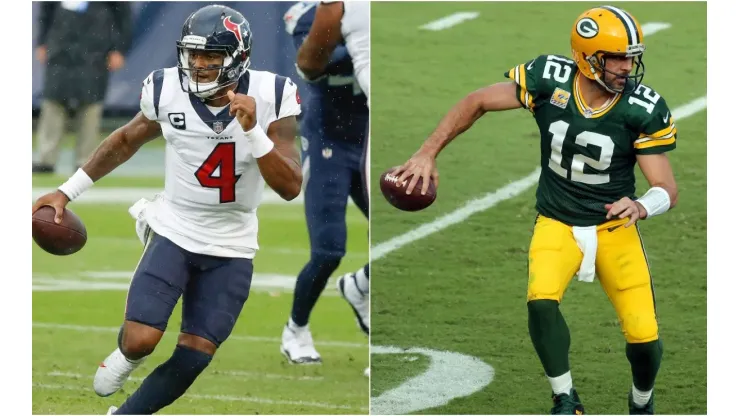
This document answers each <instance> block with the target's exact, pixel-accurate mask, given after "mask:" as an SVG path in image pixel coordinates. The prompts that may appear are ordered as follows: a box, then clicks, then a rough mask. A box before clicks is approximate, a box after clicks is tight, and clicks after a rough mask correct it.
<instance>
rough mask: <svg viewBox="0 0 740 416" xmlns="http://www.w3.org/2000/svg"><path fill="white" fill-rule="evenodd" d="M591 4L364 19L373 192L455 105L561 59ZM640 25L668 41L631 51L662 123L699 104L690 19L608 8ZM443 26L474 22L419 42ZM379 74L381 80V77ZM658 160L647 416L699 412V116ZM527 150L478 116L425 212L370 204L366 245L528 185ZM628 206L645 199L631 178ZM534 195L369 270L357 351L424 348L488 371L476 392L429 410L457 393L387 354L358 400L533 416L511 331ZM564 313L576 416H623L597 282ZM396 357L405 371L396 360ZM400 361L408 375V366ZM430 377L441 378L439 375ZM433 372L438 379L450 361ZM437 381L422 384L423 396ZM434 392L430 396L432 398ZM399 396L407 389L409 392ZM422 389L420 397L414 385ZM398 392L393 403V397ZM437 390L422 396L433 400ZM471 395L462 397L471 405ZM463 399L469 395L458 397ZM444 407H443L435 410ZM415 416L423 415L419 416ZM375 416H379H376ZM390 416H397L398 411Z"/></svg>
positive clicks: (524, 351)
mask: <svg viewBox="0 0 740 416" xmlns="http://www.w3.org/2000/svg"><path fill="white" fill-rule="evenodd" d="M598 5H600V4H596V3H593V4H592V3H580V2H574V3H554V2H553V3H550V2H548V3H535V2H532V3H529V2H527V3H524V2H503V3H462V2H439V3H416V2H414V3H411V2H409V3H386V2H381V3H375V4H373V6H372V48H373V49H372V50H373V61H374V62H375V65H373V71H372V86H373V92H372V94H373V96H372V102H373V109H372V135H373V138H372V169H373V175H375V176H374V177H377V175H379V174H380V173H381V172H383V171H385V170H386V169H387V168H389V167H391V166H395V165H398V164H401V163H403V162H404V161H405V160H407V159H408V157H409V156H410V155H411V154H412V153H413V152H414V151H416V149H417V148H418V147H419V145H420V144H421V143H422V141H423V140H424V139H425V138H426V137H427V135H428V134H429V133H431V132H432V131H433V129H434V128H435V127H436V125H437V123H438V121H439V120H440V119H441V117H442V116H443V115H444V114H445V113H446V112H447V110H448V109H449V108H450V107H451V106H452V105H453V104H454V103H456V102H457V101H458V100H459V99H461V98H462V97H464V96H465V95H466V94H467V93H469V92H471V91H473V90H475V89H478V88H480V87H483V86H486V85H489V84H493V83H495V82H499V81H503V80H504V77H503V74H504V72H505V71H508V70H509V69H510V68H512V67H514V66H516V65H518V64H520V63H523V62H526V61H528V60H530V59H532V58H534V57H536V56H538V55H540V54H544V53H549V54H562V55H566V56H567V55H570V41H569V36H570V30H571V25H572V24H573V22H574V20H575V18H576V17H577V16H578V15H579V14H580V13H581V12H582V11H584V10H585V9H587V8H588V7H591V6H598ZM622 7H625V8H626V9H627V10H628V11H630V13H632V14H633V15H635V16H636V18H637V19H638V20H639V21H640V22H641V23H642V24H643V25H645V24H646V23H648V22H663V23H669V24H671V25H672V27H670V28H668V29H665V30H662V31H659V32H657V33H655V34H652V35H650V36H648V37H646V40H645V42H646V44H647V52H646V55H645V58H644V61H645V65H646V71H647V75H646V77H645V80H644V82H645V83H646V84H648V85H650V86H651V87H653V88H654V89H655V90H656V91H658V92H659V93H660V94H661V95H662V96H663V97H665V99H666V100H667V102H668V104H669V106H671V108H673V109H675V108H678V107H680V106H681V105H683V104H686V103H688V102H690V101H692V100H695V99H697V98H700V97H704V96H706V76H707V71H706V57H707V52H706V42H707V41H706V32H707V28H706V4H705V3H672V4H670V6H669V7H667V4H666V3H660V4H658V3H649V2H639V3H629V4H623V5H622ZM455 12H479V13H480V16H479V17H478V18H476V19H473V20H469V21H466V22H463V23H461V24H459V25H457V26H454V27H451V28H448V29H446V30H441V31H425V30H420V29H419V26H421V25H423V24H425V23H428V22H430V21H433V20H436V19H440V18H442V17H444V16H447V15H450V14H452V13H455ZM379 63H380V64H379ZM677 125H678V129H679V138H678V149H677V150H676V151H674V152H672V153H671V154H670V158H671V162H672V165H673V168H674V171H675V175H676V178H677V181H678V184H679V188H680V192H681V197H680V202H679V205H678V206H677V208H676V209H674V210H672V211H671V212H670V213H668V214H666V215H663V216H660V217H658V218H655V219H650V220H648V221H645V222H643V223H641V230H642V233H643V236H644V240H645V246H646V249H647V252H648V256H649V259H650V265H651V272H652V275H653V277H654V285H655V291H656V300H657V308H658V318H659V325H660V331H661V332H660V335H661V338H662V339H663V341H664V347H665V351H664V356H663V363H662V367H661V370H660V374H659V375H658V380H657V385H656V388H655V389H656V411H657V412H659V413H661V414H702V413H704V414H705V413H706V412H707V395H706V387H707V341H706V334H707V320H706V307H707V292H706V289H707V281H706V247H707V245H706V243H707V239H706V220H707V215H706V214H707V206H706V189H707V176H706V157H707V144H706V138H707V134H706V129H707V116H706V111H700V112H698V113H696V114H694V115H692V116H690V117H687V118H684V119H682V120H680V121H678V122H677ZM538 165H539V133H538V131H537V129H536V125H535V123H534V122H533V120H532V118H531V116H530V115H529V113H528V112H526V111H524V110H516V111H509V112H504V113H500V114H488V115H486V116H484V117H483V118H482V119H481V120H480V121H479V122H478V123H477V124H476V125H475V126H474V127H473V128H471V129H470V130H469V131H468V132H466V133H465V134H464V135H463V136H462V137H461V138H459V139H458V140H456V141H455V142H453V143H452V144H451V145H450V146H449V147H448V148H447V149H446V150H445V151H444V152H443V153H442V154H441V156H440V157H439V158H438V167H439V170H440V176H441V182H440V189H439V193H438V197H437V201H436V202H435V203H434V205H432V206H431V207H430V208H428V209H426V210H424V211H421V212H418V213H404V212H401V211H398V210H395V209H394V208H393V207H391V206H390V205H389V204H387V203H386V202H385V200H384V199H383V197H382V195H381V194H380V191H379V189H378V187H377V186H375V187H374V188H373V190H372V201H373V204H372V217H371V218H372V233H371V239H372V245H373V247H375V246H377V245H379V244H381V243H384V242H386V241H388V240H389V239H391V238H393V237H395V236H398V235H400V234H403V233H405V232H407V231H410V230H412V229H415V228H416V227H418V226H420V225H422V224H425V223H428V222H431V221H433V220H435V219H436V218H438V217H441V216H443V215H445V214H448V213H450V212H452V211H454V210H456V209H457V208H460V207H462V206H463V205H465V203H466V202H467V201H469V200H472V199H475V198H478V197H481V196H483V195H485V194H487V193H489V192H494V191H496V190H497V189H499V188H502V187H504V186H506V185H507V184H508V183H510V182H512V181H515V180H518V179H521V178H523V177H525V176H527V175H529V174H531V173H532V172H533V171H534V170H535V168H536V167H537V166H538ZM638 177H639V182H638V194H640V193H642V192H644V191H645V190H646V189H647V188H646V183H645V181H644V180H643V179H642V175H641V174H640V173H638ZM534 196H535V188H534V187H531V188H529V189H528V190H527V191H525V192H524V193H523V194H521V195H519V196H516V197H513V198H509V199H505V200H504V201H502V202H501V203H499V204H498V205H496V206H494V207H492V208H490V209H488V210H485V211H483V212H480V213H477V214H474V215H472V216H471V217H469V218H468V219H466V220H465V221H463V222H461V223H459V224H456V225H452V226H450V227H449V228H446V229H443V230H441V231H439V232H435V233H433V234H431V235H430V236H428V237H425V238H423V239H421V240H418V241H415V242H413V243H411V244H408V245H406V246H403V247H401V248H399V249H397V250H395V251H392V252H390V253H389V254H388V255H386V256H384V257H382V258H380V259H378V260H374V261H373V264H372V268H373V275H374V278H373V285H372V293H373V297H372V299H373V300H372V314H373V316H372V322H373V332H372V343H373V346H376V345H380V346H396V347H400V348H413V347H419V348H428V349H433V350H440V351H450V352H455V353H460V354H464V355H466V356H470V357H475V358H477V359H480V360H481V361H482V362H483V363H485V364H487V365H488V366H490V367H492V368H493V369H494V371H495V373H494V375H493V380H492V381H490V383H489V382H486V383H485V384H484V385H481V386H479V387H480V390H479V391H477V392H474V393H472V392H467V393H465V394H460V395H459V396H460V397H457V398H455V399H452V400H450V401H449V402H448V403H446V404H442V403H437V404H433V403H434V400H433V399H434V397H435V395H436V396H437V397H441V396H444V394H446V393H447V392H448V390H452V389H454V388H455V387H456V386H458V385H460V383H461V382H462V381H465V377H464V375H463V377H462V378H460V379H455V378H453V377H452V376H450V377H449V378H447V379H445V378H444V377H442V378H441V382H442V385H441V386H440V384H439V383H440V380H431V379H425V378H424V377H421V378H417V379H414V380H412V378H413V377H414V376H419V375H421V374H422V373H424V374H428V373H425V371H431V370H432V369H433V367H434V364H430V363H429V362H425V361H424V360H411V359H404V357H407V356H404V355H403V354H400V355H397V354H394V355H388V354H373V355H372V366H373V376H372V389H371V393H372V400H371V403H372V404H371V408H373V412H374V413H375V412H376V408H375V407H374V406H375V405H376V403H381V402H383V403H384V405H385V404H387V403H388V400H381V399H385V398H386V396H389V395H391V394H396V395H395V396H393V397H394V399H395V402H393V403H394V406H396V407H392V408H391V411H392V410H393V409H403V408H404V406H406V405H408V404H409V403H416V404H418V403H422V404H423V403H432V404H433V406H434V407H431V408H427V409H425V410H421V412H423V413H425V414H430V413H432V414H532V413H534V414H542V413H547V412H549V410H550V407H551V406H552V402H551V400H550V386H549V384H548V382H547V380H546V378H545V377H544V372H543V370H542V367H541V365H540V362H539V359H538V358H537V355H536V353H535V351H534V348H533V346H532V343H531V341H530V339H529V333H528V329H527V308H526V287H527V253H528V247H529V242H530V237H531V232H532V225H533V222H534V218H535V215H536V213H535V210H534ZM562 310H563V314H564V316H565V318H566V320H567V322H568V325H569V327H570V331H571V340H572V341H571V355H570V357H571V369H572V374H573V377H574V384H575V387H576V388H577V389H578V392H579V395H580V397H581V399H582V401H583V403H584V405H585V408H586V412H587V413H593V414H626V413H627V392H628V389H629V387H630V384H631V376H630V367H629V364H628V361H627V359H626V357H625V352H624V350H625V345H624V338H623V336H622V333H621V331H620V329H619V324H618V321H617V317H616V314H615V313H614V310H613V308H612V307H611V305H610V304H609V301H608V299H607V297H606V295H605V294H604V293H603V291H602V289H601V287H600V285H599V284H598V283H594V284H585V283H581V282H577V281H574V282H573V283H572V284H571V285H570V287H569V289H568V292H567V293H566V296H565V299H564V302H563V305H562ZM411 356H412V355H409V356H408V357H411ZM408 357H407V358H408ZM440 363H441V364H440ZM438 364H439V365H442V367H438V368H437V369H439V368H442V369H443V371H444V369H445V368H446V369H448V370H454V369H455V361H454V360H453V361H451V362H448V363H447V364H446V365H451V366H452V367H444V365H445V364H444V363H442V362H441V361H440V362H439V363H438ZM435 382H436V384H435ZM445 382H446V384H445ZM407 383H416V384H414V386H419V385H420V384H421V388H418V389H416V390H415V391H411V390H413V389H411V388H407V389H406V390H405V391H404V392H403V393H398V391H399V390H402V389H403V388H404V386H407ZM425 383H426V384H425ZM407 387H408V386H407ZM435 389H436V390H435ZM474 390H475V389H474ZM470 393H472V394H470ZM441 404H442V405H441ZM425 406H427V405H425V404H423V405H422V407H425ZM382 410H388V408H387V407H385V408H383V409H382ZM396 412H397V410H396Z"/></svg>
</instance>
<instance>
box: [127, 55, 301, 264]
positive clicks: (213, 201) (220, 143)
mask: <svg viewBox="0 0 740 416" xmlns="http://www.w3.org/2000/svg"><path fill="white" fill-rule="evenodd" d="M183 82H184V83H185V85H187V84H186V83H187V80H185V79H181V78H180V75H179V72H178V69H177V68H176V67H174V68H165V69H159V70H156V71H154V72H152V73H151V74H149V76H148V77H147V78H146V79H145V80H144V83H143V87H142V92H141V111H142V113H143V114H144V116H146V117H147V118H148V119H150V120H153V121H157V122H159V124H160V126H161V127H162V134H163V136H164V139H165V141H166V147H165V160H164V167H165V189H164V192H163V193H161V194H159V195H158V197H157V198H155V200H154V201H153V202H152V203H150V204H148V206H147V208H146V210H145V214H144V218H145V220H146V222H147V223H148V225H149V226H150V227H151V228H152V230H154V232H156V233H157V234H160V235H162V236H163V237H166V238H168V239H170V240H171V241H172V242H173V243H175V244H177V245H178V246H180V247H181V248H183V249H185V250H188V251H190V252H193V253H200V254H207V255H212V256H219V257H244V258H254V255H255V253H256V251H257V249H258V248H259V246H258V245H257V229H258V225H257V207H258V206H259V204H260V201H261V200H262V192H263V190H264V188H265V180H264V179H263V178H262V175H261V174H260V171H259V167H258V166H257V161H256V159H255V158H254V157H253V156H252V151H251V144H250V143H249V142H248V141H247V139H246V138H245V137H244V132H243V130H242V127H241V125H240V124H239V121H238V120H237V119H236V117H232V116H230V115H229V106H226V107H224V108H223V109H222V110H220V112H218V113H216V114H215V115H214V113H213V112H212V111H211V109H209V107H207V106H206V105H205V104H204V103H203V102H202V101H201V100H200V99H199V98H198V97H196V96H195V95H192V94H189V93H187V92H185V91H183V89H182V87H181V83H183ZM236 92H237V93H241V94H247V95H249V96H252V97H254V99H255V101H256V102H257V124H258V125H259V126H260V127H262V129H263V130H264V131H265V132H267V129H268V128H269V126H270V123H272V122H273V121H275V120H278V119H281V118H284V117H290V116H296V115H298V114H300V112H301V107H300V98H299V96H298V94H297V88H296V85H295V84H294V83H293V82H292V81H291V80H290V79H288V78H286V77H282V76H279V75H275V74H273V73H270V72H265V71H252V70H248V71H247V72H245V73H244V75H243V76H242V77H241V78H240V80H239V84H238V86H237V90H236Z"/></svg>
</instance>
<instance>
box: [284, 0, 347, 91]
mask: <svg viewBox="0 0 740 416" xmlns="http://www.w3.org/2000/svg"><path fill="white" fill-rule="evenodd" d="M343 15H344V4H343V3H342V2H332V3H323V2H322V3H320V4H319V5H317V6H316V16H315V17H314V21H313V24H312V25H311V30H310V31H309V33H308V36H307V37H306V39H305V40H304V41H303V43H302V44H301V47H300V48H299V49H298V57H297V60H296V65H297V66H298V69H300V70H301V72H303V75H304V76H305V77H306V78H307V79H315V78H318V77H319V76H321V74H323V73H324V71H325V69H326V67H327V65H328V64H329V61H330V59H331V57H332V53H333V52H334V49H335V48H336V47H337V45H338V44H339V43H340V42H341V40H342V16H343Z"/></svg>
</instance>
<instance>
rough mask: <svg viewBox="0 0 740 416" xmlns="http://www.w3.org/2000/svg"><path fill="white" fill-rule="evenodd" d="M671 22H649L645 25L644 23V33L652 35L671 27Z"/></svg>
mask: <svg viewBox="0 0 740 416" xmlns="http://www.w3.org/2000/svg"><path fill="white" fill-rule="evenodd" d="M670 27H671V24H670V23H662V22H647V23H645V24H644V25H642V35H643V36H650V35H654V34H656V33H658V32H660V31H661V30H666V29H670Z"/></svg>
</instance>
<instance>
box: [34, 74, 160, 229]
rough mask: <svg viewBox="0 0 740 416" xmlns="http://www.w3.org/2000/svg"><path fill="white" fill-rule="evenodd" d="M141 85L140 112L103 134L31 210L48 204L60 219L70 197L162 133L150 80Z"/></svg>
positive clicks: (74, 196)
mask: <svg viewBox="0 0 740 416" xmlns="http://www.w3.org/2000/svg"><path fill="white" fill-rule="evenodd" d="M150 77H151V75H150ZM142 88H143V89H142V96H141V111H139V112H138V113H137V114H136V116H134V118H133V119H132V120H131V121H129V122H128V123H127V124H126V125H124V126H122V127H120V128H118V129H117V130H116V131H114V132H113V133H111V134H110V135H109V136H108V137H106V138H105V140H103V142H102V143H100V145H99V146H98V148H97V149H95V152H93V154H92V155H91V156H90V158H89V159H88V160H87V162H86V163H85V164H84V165H83V166H82V167H81V168H80V169H78V170H77V172H76V173H75V174H74V175H73V176H72V177H71V178H69V180H67V182H65V183H64V184H63V185H62V186H60V187H59V189H57V190H56V191H54V192H51V193H48V194H46V195H43V196H41V197H40V198H39V199H38V200H37V201H36V203H35V204H34V205H33V207H32V212H36V210H38V209H39V208H41V207H43V206H46V205H48V206H51V207H53V208H54V210H55V211H56V216H55V218H54V220H55V221H56V222H57V223H59V222H61V220H62V214H63V213H64V208H65V207H66V206H67V204H68V203H69V202H70V201H71V200H74V199H75V198H76V197H78V196H79V195H81V194H82V193H83V192H84V191H85V190H87V189H88V188H89V187H90V186H92V184H93V183H95V182H97V181H98V180H99V179H100V178H102V177H104V176H105V175H107V174H109V173H110V172H112V171H113V170H114V169H115V168H117V167H118V166H120V165H122V164H123V163H124V162H126V161H127V160H129V159H130V158H131V156H133V155H134V153H136V152H137V151H138V150H139V149H140V148H141V146H143V145H144V144H145V143H147V142H150V141H152V140H154V139H155V138H157V137H159V136H161V135H162V129H161V127H160V125H159V122H158V121H157V115H156V112H155V110H154V105H153V100H152V99H151V89H152V87H151V82H150V83H149V84H147V82H146V81H145V82H144V85H143V87H142Z"/></svg>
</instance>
